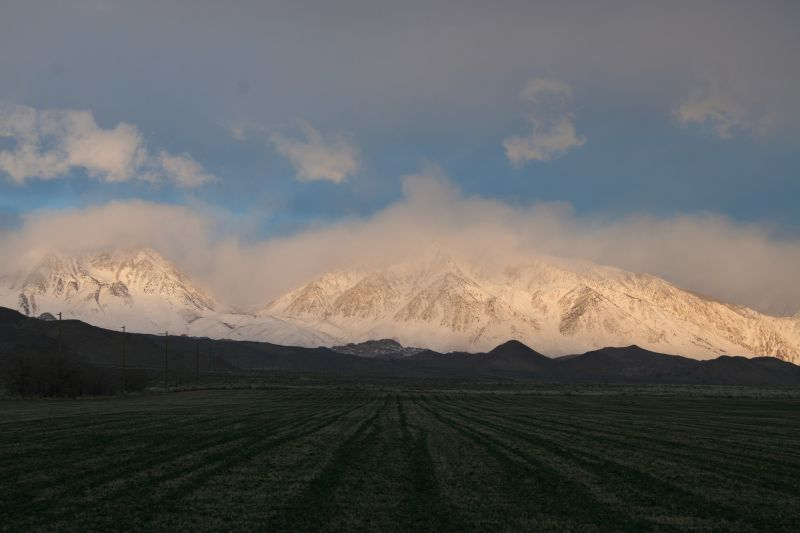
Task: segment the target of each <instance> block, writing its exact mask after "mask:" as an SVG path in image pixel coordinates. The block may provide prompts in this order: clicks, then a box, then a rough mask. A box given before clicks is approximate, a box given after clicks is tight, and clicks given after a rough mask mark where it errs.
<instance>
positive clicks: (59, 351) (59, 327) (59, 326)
mask: <svg viewBox="0 0 800 533" xmlns="http://www.w3.org/2000/svg"><path fill="white" fill-rule="evenodd" d="M61 346H62V343H61V313H60V312H59V313H58V356H59V357H61V355H62V353H63V351H64V350H63V348H62V347H61Z"/></svg>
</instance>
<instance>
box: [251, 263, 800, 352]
mask: <svg viewBox="0 0 800 533" xmlns="http://www.w3.org/2000/svg"><path fill="white" fill-rule="evenodd" d="M260 316H274V317H279V318H281V319H283V320H292V321H294V323H296V324H304V325H306V326H308V327H309V328H311V329H315V330H318V331H322V332H324V333H326V334H328V335H330V336H332V337H335V338H338V339H341V340H342V341H347V342H360V341H365V340H368V339H376V338H393V339H396V340H398V341H400V342H401V343H403V344H406V345H415V346H426V347H430V348H433V349H437V350H469V351H482V350H487V349H490V348H492V347H494V346H496V345H497V344H499V343H500V342H503V341H505V340H508V339H509V338H515V339H519V340H520V341H522V342H524V343H526V344H528V345H529V346H532V347H534V348H535V349H537V350H538V351H541V352H543V353H547V354H549V355H563V354H567V353H579V352H584V351H587V350H591V349H596V348H600V347H604V346H625V345H630V344H638V345H640V346H642V347H645V348H648V349H651V350H654V351H659V352H666V353H675V354H681V355H687V356H691V357H697V358H710V357H716V356H717V355H720V354H737V355H773V356H778V357H781V358H783V359H785V360H788V361H795V362H799V361H800V321H798V320H797V318H789V317H786V318H777V317H770V316H766V315H763V314H760V313H758V312H756V311H753V310H751V309H748V308H746V307H742V306H735V305H730V304H724V303H720V302H716V301H714V300H711V299H708V298H703V297H701V296H698V295H696V294H693V293H691V292H689V291H686V290H683V289H680V288H678V287H675V286H674V285H671V284H669V283H667V282H666V281H664V280H661V279H659V278H656V277H653V276H649V275H644V274H632V273H629V272H624V271H622V270H618V269H615V268H610V267H603V266H599V265H593V264H589V263H578V262H567V261H561V260H556V259H548V260H542V259H537V260H533V261H529V262H526V263H524V264H519V265H513V266H509V267H508V268H506V269H505V270H503V271H502V272H500V273H496V274H491V273H487V272H486V271H485V270H483V269H481V268H480V267H478V266H476V265H473V264H468V263H463V262H462V263H459V262H457V261H455V260H453V259H452V258H451V257H449V256H448V255H447V254H446V253H445V252H443V251H442V250H437V251H434V252H432V253H428V254H425V255H423V256H422V257H420V258H419V259H415V260H412V261H408V262H405V263H401V264H398V265H393V266H389V267H386V268H383V269H378V270H374V271H365V270H363V269H361V270H353V271H342V272H332V273H328V274H326V275H324V276H322V277H321V278H319V279H318V280H314V281H311V282H310V283H309V284H307V285H305V286H303V287H300V288H299V289H297V290H295V291H292V292H291V293H289V294H287V295H286V296H284V297H281V298H278V299H277V300H275V301H274V302H273V303H271V304H270V305H269V306H268V307H267V308H265V309H264V310H263V311H262V312H261V313H260Z"/></svg>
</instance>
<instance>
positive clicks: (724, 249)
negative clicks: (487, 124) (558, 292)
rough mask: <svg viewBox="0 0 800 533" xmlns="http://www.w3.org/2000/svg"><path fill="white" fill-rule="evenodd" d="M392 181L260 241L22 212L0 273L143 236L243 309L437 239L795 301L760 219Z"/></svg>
mask: <svg viewBox="0 0 800 533" xmlns="http://www.w3.org/2000/svg"><path fill="white" fill-rule="evenodd" d="M403 190H404V194H405V196H404V197H403V198H402V199H401V200H399V201H397V202H396V203H394V204H392V205H389V206H388V207H386V208H385V209H383V210H382V211H379V212H378V213H376V214H375V215H373V216H370V217H365V218H359V219H351V220H347V221H342V222H338V223H334V224H330V225H328V226H324V227H313V228H311V229H308V230H306V231H301V232H298V233H296V234H294V235H291V236H286V237H276V238H270V239H266V240H258V239H253V238H252V236H251V238H248V239H246V240H244V239H243V238H242V235H243V234H246V233H248V231H246V230H243V229H242V228H241V227H237V226H236V224H237V222H239V219H238V218H237V217H236V216H232V215H231V216H228V215H225V214H224V213H220V212H218V211H216V212H215V211H213V210H212V211H209V210H208V209H204V208H202V207H199V208H198V207H197V206H195V207H181V206H172V205H161V204H154V203H149V202H142V201H132V202H112V203H109V204H106V205H102V206H95V207H89V208H86V209H71V210H66V211H51V212H40V213H34V214H28V215H25V216H24V220H23V223H22V226H21V228H20V229H19V230H8V231H6V232H5V233H3V232H0V265H3V271H2V272H0V273H5V272H7V271H8V269H9V268H12V267H13V266H14V265H15V264H19V262H21V261H27V260H28V258H30V257H31V255H32V254H36V253H41V252H42V251H44V250H47V249H49V248H51V247H55V248H60V249H64V247H65V246H66V247H69V250H66V251H80V250H96V249H98V248H104V247H118V246H150V247H153V248H155V249H156V250H159V251H160V252H161V253H162V254H164V255H165V256H166V257H168V258H170V259H172V260H173V261H176V262H177V263H178V264H179V265H180V266H181V267H182V268H183V269H184V270H186V271H187V272H188V273H189V274H190V275H192V276H193V277H195V278H197V279H199V280H200V281H201V282H202V283H204V284H205V285H206V286H208V287H209V288H210V289H211V290H212V291H213V292H214V293H215V294H216V295H218V296H219V297H220V299H221V300H222V301H224V302H228V303H233V304H236V305H239V306H243V307H247V306H259V305H264V304H265V303H266V302H268V301H269V300H270V299H271V298H273V297H275V296H277V295H279V294H281V293H283V292H285V291H288V290H290V289H293V288H296V287H297V286H299V285H300V284H302V283H303V282H306V281H308V280H309V279H310V278H312V277H313V276H316V275H318V274H320V273H322V272H324V271H327V270H329V269H332V268H337V267H345V266H347V265H350V264H352V263H353V262H355V261H359V262H365V263H368V264H370V263H371V264H375V265H379V264H381V263H383V262H395V261H399V260H402V259H406V258H409V257H413V256H414V255H415V254H419V253H420V252H421V251H424V250H425V249H426V248H428V247H430V246H432V245H435V244H438V245H441V246H443V247H445V248H447V249H449V250H451V251H452V252H453V253H454V254H455V255H457V256H462V257H464V258H465V259H469V260H472V261H475V262H477V263H478V264H479V265H483V266H484V267H485V268H488V269H493V268H497V267H504V266H507V265H508V264H511V263H514V262H519V261H524V260H526V259H531V258H532V257H536V256H539V255H544V254H548V255H553V256H558V257H566V258H576V259H586V260H591V261H594V262H597V263H601V264H607V265H613V266H617V267H619V268H623V269H626V270H631V271H634V272H647V273H651V274H654V275H657V276H660V277H662V278H665V279H667V280H669V281H671V282H673V283H675V284H677V285H679V286H682V287H685V288H687V289H690V290H694V291H696V292H699V293H702V294H706V295H708V296H711V297H714V298H717V299H720V300H722V301H727V302H733V303H738V304H743V305H748V306H751V307H755V308H756V309H759V310H762V311H766V312H772V313H775V314H792V313H794V312H796V311H797V310H798V309H800V284H798V283H797V265H798V264H800V240H798V239H794V240H792V239H784V238H778V237H776V236H774V235H773V234H772V233H771V232H770V231H769V230H768V229H767V228H764V227H762V226H759V225H753V224H742V223H737V222H734V221H731V220H729V219H727V218H725V217H723V216H718V215H684V216H675V217H667V218H656V217H653V216H648V215H632V216H629V217H625V218H621V219H613V220H609V219H599V218H587V217H579V216H576V215H575V214H574V212H573V211H572V209H571V207H570V206H569V205H567V204H552V203H551V204H534V205H529V206H524V207H515V206H510V205H508V204H505V203H502V202H499V201H495V200H488V199H484V198H467V197H464V196H463V195H462V194H461V193H460V192H459V191H458V189H457V188H456V187H455V186H454V185H453V183H452V182H450V181H449V180H448V179H447V177H446V176H445V175H444V174H443V173H442V172H441V171H439V170H437V169H435V168H429V169H426V170H425V171H424V172H423V173H421V174H420V175H417V176H413V177H408V178H406V179H405V181H404V187H403ZM249 223H250V222H247V224H249ZM247 229H249V226H248V228H247ZM264 265H269V268H268V269H266V270H265V268H264ZM708 265H715V267H714V268H708ZM243 280H246V281H243Z"/></svg>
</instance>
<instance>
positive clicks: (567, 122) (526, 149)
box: [503, 78, 586, 168]
mask: <svg viewBox="0 0 800 533" xmlns="http://www.w3.org/2000/svg"><path fill="white" fill-rule="evenodd" d="M520 98H522V100H523V101H525V102H526V103H527V104H528V105H529V106H530V111H529V113H528V122H529V124H530V131H529V132H528V133H527V134H526V135H513V136H511V137H509V138H508V139H506V140H505V141H503V146H504V147H505V150H506V157H508V160H509V161H510V162H511V164H512V165H513V166H514V167H517V168H519V167H522V166H523V165H525V164H526V163H528V162H529V161H550V160H551V159H553V158H555V157H559V156H561V155H564V154H565V153H566V152H567V151H568V150H570V149H572V148H577V147H579V146H583V144H584V143H585V142H586V140H585V139H584V138H582V137H580V136H578V135H577V133H576V132H575V116H574V115H573V114H572V113H570V112H568V111H567V110H566V109H567V105H568V103H569V100H570V99H571V98H572V90H571V89H570V87H569V86H568V85H567V84H566V83H564V82H563V81H560V80H553V79H543V78H532V79H530V80H529V81H528V83H527V85H526V86H525V88H524V89H523V90H522V94H521V95H520Z"/></svg>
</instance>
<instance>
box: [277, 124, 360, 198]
mask: <svg viewBox="0 0 800 533" xmlns="http://www.w3.org/2000/svg"><path fill="white" fill-rule="evenodd" d="M299 126H300V129H301V130H302V132H303V136H304V137H305V140H302V139H290V138H287V137H284V136H283V135H281V134H280V133H277V132H274V133H272V134H271V135H270V140H271V141H272V144H273V145H274V146H275V150H277V152H278V153H279V154H280V155H282V156H283V157H285V158H287V159H288V160H289V161H290V162H291V163H292V166H294V168H295V171H296V172H297V179H298V180H301V181H313V180H325V181H332V182H334V183H342V182H344V181H345V180H347V178H348V176H352V175H353V174H355V173H356V171H357V170H358V166H359V161H358V159H359V155H358V149H357V148H356V146H355V145H354V144H353V143H352V141H351V140H350V139H348V137H347V136H346V135H345V134H343V133H334V134H330V135H322V134H321V133H320V132H318V131H317V130H316V129H314V127H313V126H311V124H309V123H308V122H306V121H300V122H299Z"/></svg>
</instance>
